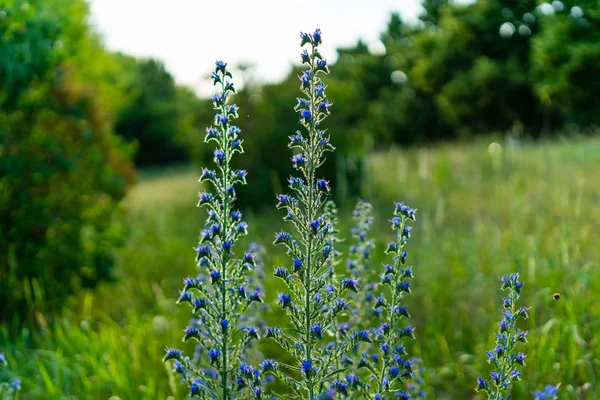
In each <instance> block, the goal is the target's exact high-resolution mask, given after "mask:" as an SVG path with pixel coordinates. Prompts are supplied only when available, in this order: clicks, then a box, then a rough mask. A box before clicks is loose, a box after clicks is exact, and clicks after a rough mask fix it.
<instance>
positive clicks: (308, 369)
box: [300, 360, 313, 377]
mask: <svg viewBox="0 0 600 400" xmlns="http://www.w3.org/2000/svg"><path fill="white" fill-rule="evenodd" d="M300 370H301V371H302V372H303V373H304V375H306V376H307V377H309V376H310V375H311V373H312V371H313V365H312V361H309V360H306V361H302V365H301V367H300Z"/></svg>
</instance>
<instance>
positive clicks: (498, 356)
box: [475, 273, 529, 400]
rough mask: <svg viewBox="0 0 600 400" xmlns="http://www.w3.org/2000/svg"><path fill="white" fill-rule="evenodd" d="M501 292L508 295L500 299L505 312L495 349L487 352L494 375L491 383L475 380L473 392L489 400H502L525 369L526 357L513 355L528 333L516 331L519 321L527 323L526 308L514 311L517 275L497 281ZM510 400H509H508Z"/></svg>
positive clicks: (516, 294) (479, 378) (518, 288)
mask: <svg viewBox="0 0 600 400" xmlns="http://www.w3.org/2000/svg"><path fill="white" fill-rule="evenodd" d="M500 280H501V281H502V291H504V292H507V293H508V295H507V296H506V297H503V298H502V301H503V304H504V310H503V312H502V317H503V318H502V321H500V325H499V328H498V333H497V334H496V347H494V348H493V349H492V350H490V351H488V352H486V354H487V356H488V362H489V363H490V364H492V365H493V367H494V371H492V372H491V373H490V378H491V379H490V380H489V381H488V380H486V379H483V378H482V377H478V378H477V387H476V388H475V390H476V391H484V392H485V393H486V395H487V397H488V399H494V400H501V399H504V397H503V395H504V393H505V392H507V391H509V390H510V387H511V385H512V383H513V382H515V381H518V380H520V377H521V371H520V369H519V368H520V367H523V366H524V365H525V358H526V356H525V354H523V353H517V352H515V348H516V346H517V344H518V343H527V331H520V330H519V328H518V327H517V321H518V320H519V319H527V318H528V315H527V311H528V310H529V308H527V307H517V300H518V299H519V297H520V295H521V289H522V288H523V282H521V281H519V274H517V273H514V274H511V275H510V276H509V277H508V278H507V277H502V278H500ZM508 398H510V396H508Z"/></svg>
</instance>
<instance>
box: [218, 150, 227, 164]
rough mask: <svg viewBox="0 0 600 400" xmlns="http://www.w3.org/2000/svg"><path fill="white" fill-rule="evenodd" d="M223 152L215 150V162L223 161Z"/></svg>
mask: <svg viewBox="0 0 600 400" xmlns="http://www.w3.org/2000/svg"><path fill="white" fill-rule="evenodd" d="M225 156H226V155H225V152H224V151H223V150H221V149H216V150H215V160H217V162H220V161H223V160H224V159H225Z"/></svg>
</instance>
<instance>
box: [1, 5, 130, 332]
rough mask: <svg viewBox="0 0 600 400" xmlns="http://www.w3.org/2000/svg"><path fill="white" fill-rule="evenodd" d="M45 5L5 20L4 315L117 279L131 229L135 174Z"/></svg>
mask: <svg viewBox="0 0 600 400" xmlns="http://www.w3.org/2000/svg"><path fill="white" fill-rule="evenodd" d="M74 3H77V1H74ZM44 4H46V3H40V4H38V7H37V8H36V7H35V6H29V5H25V3H21V2H18V1H17V2H15V3H14V4H11V7H8V8H6V9H5V10H3V11H4V13H3V17H2V19H1V20H0V40H1V41H2V43H1V45H0V76H1V79H0V321H2V320H9V319H12V318H13V317H16V316H17V315H19V318H20V319H25V318H27V317H28V316H31V315H33V313H34V312H37V311H42V312H46V311H49V310H53V309H56V308H57V307H59V306H60V304H61V303H62V302H63V300H65V299H66V298H67V297H68V295H69V294H71V293H73V292H74V291H76V290H77V289H79V288H82V287H93V286H94V285H95V284H96V283H97V282H99V281H100V280H103V279H108V278H110V275H111V274H110V271H111V266H112V264H113V261H114V260H113V257H114V255H113V249H114V246H115V245H116V244H118V243H119V242H120V241H122V239H123V234H124V232H125V230H124V225H123V221H122V213H121V211H120V208H119V205H118V202H119V200H120V199H121V198H122V197H123V196H124V194H125V192H126V189H127V187H128V183H129V182H131V181H132V179H133V169H132V164H131V162H130V161H129V155H128V153H129V151H128V150H127V148H126V147H124V146H123V144H122V143H121V142H120V141H119V140H118V138H117V137H116V136H114V135H113V133H112V123H111V118H110V115H109V114H108V113H107V112H106V111H105V109H104V108H103V106H102V104H101V102H100V101H99V100H98V99H99V96H98V95H97V90H96V88H95V87H94V86H93V85H90V84H82V83H81V81H82V80H83V79H82V78H81V76H80V75H79V74H78V69H77V68H78V65H77V62H76V60H74V59H73V58H70V57H69V52H68V51H59V49H60V48H64V47H62V46H57V41H58V40H65V38H66V37H65V36H64V35H63V32H62V31H61V30H62V29H64V25H62V24H61V25H59V24H58V23H57V21H56V19H55V17H52V14H51V13H49V12H48V9H45V8H44ZM63 45H64V42H63ZM86 80H87V79H86Z"/></svg>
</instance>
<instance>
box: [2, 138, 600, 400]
mask: <svg viewBox="0 0 600 400" xmlns="http://www.w3.org/2000/svg"><path fill="white" fill-rule="evenodd" d="M488 144H489V142H485V143H484V142H483V141H482V143H480V144H473V145H460V146H457V145H454V146H443V147H438V148H425V149H419V150H408V151H402V152H400V151H398V150H392V151H390V152H389V153H380V154H376V155H373V156H371V157H370V158H369V159H368V161H369V162H368V165H369V168H368V169H369V171H371V175H370V176H371V178H372V179H370V180H369V184H368V185H367V188H366V189H367V192H368V193H369V198H372V199H378V200H377V203H378V204H376V207H375V208H374V209H382V210H385V206H388V207H389V206H390V204H391V202H390V200H391V199H393V198H397V197H398V196H399V195H402V196H403V197H406V198H407V199H408V200H409V201H410V202H411V204H414V205H415V206H416V207H418V208H419V211H418V212H419V213H420V218H419V219H420V221H419V226H420V228H419V229H418V230H417V231H415V234H414V236H413V238H412V239H411V241H412V242H413V243H414V244H413V245H412V247H411V249H412V250H411V257H413V260H414V262H415V263H418V264H419V265H421V266H423V271H425V270H426V273H423V274H420V275H419V276H418V277H416V278H415V279H416V281H415V282H414V285H413V289H414V291H413V292H412V294H411V296H410V298H409V299H408V304H407V305H408V308H409V310H410V311H411V314H412V319H413V320H414V321H415V326H416V331H415V334H416V335H417V337H418V340H416V341H414V342H413V345H414V347H412V348H411V349H409V351H410V354H415V355H417V356H419V357H420V358H422V359H423V364H424V365H425V366H426V367H427V373H426V376H425V378H426V382H427V387H426V388H425V390H426V391H427V392H428V393H429V395H428V398H430V399H444V398H447V399H469V398H473V397H474V396H475V394H474V393H473V385H474V382H475V378H476V377H477V374H478V373H479V371H483V370H486V369H487V368H489V366H488V364H487V362H486V361H485V359H484V357H481V354H482V352H483V351H484V350H488V349H489V348H491V347H493V341H494V339H495V337H494V335H493V334H492V332H491V330H490V326H492V325H495V324H496V323H497V317H498V313H497V311H498V308H499V307H501V304H502V301H501V299H500V297H499V295H498V294H497V286H498V282H499V281H497V280H496V278H497V277H499V276H501V275H502V274H504V273H505V272H506V271H513V270H515V271H518V272H519V273H520V275H521V277H522V279H523V280H527V286H526V287H527V290H525V291H524V292H523V296H522V301H523V304H527V305H530V306H532V307H533V308H532V312H531V313H530V320H529V321H528V323H527V328H528V329H529V335H528V339H529V344H528V358H527V368H525V369H524V371H523V374H524V376H523V381H522V382H519V383H517V384H516V385H515V388H514V391H513V397H514V398H518V399H527V398H531V393H532V392H533V391H534V390H536V389H537V388H539V387H543V386H544V385H545V384H547V383H548V382H557V383H558V382H562V384H561V393H560V399H563V400H566V399H569V400H575V399H582V398H583V399H585V398H590V399H593V398H599V396H600V392H599V387H598V385H597V383H598V380H599V378H600V376H599V374H598V368H597V361H596V360H597V359H599V358H600V345H599V343H598V341H599V340H600V338H599V337H598V335H597V334H596V332H597V330H598V328H599V327H598V321H599V318H600V305H599V304H598V301H597V293H598V292H599V291H600V270H599V269H598V260H599V259H600V248H599V247H598V246H597V240H596V234H595V232H597V231H598V229H600V226H599V225H598V224H599V221H600V214H599V213H600V209H599V208H598V207H596V206H595V204H596V203H597V199H598V198H599V196H600V187H598V185H595V182H597V181H598V180H600V171H599V170H598V169H597V168H595V167H596V166H597V165H598V163H599V162H600V141H599V140H598V139H597V138H596V139H586V140H584V141H578V140H575V141H572V142H563V143H560V142H557V143H543V144H541V145H540V146H538V147H532V146H529V145H523V146H522V147H520V148H519V147H516V148H511V147H509V146H505V145H504V144H503V143H502V144H503V146H502V150H501V151H498V148H497V146H496V147H492V148H493V149H495V150H494V151H492V152H491V153H490V152H489V150H488ZM198 173H199V172H198V171H190V170H181V169H170V170H165V171H155V172H153V173H152V174H147V173H145V174H142V179H141V182H140V183H139V184H138V185H137V186H135V187H134V189H133V190H132V191H131V192H130V194H129V196H128V198H127V199H126V205H127V206H128V208H129V209H130V212H129V214H128V222H129V225H130V226H132V227H134V229H132V232H131V236H130V238H129V240H128V242H127V246H126V247H125V248H123V249H122V250H121V251H120V252H119V257H118V260H119V261H118V268H117V269H116V273H117V276H118V277H119V278H120V279H119V280H118V282H117V283H116V284H113V285H110V286H109V285H101V286H100V287H99V288H98V289H97V290H96V291H95V293H88V294H82V295H81V297H80V300H79V301H78V302H77V304H78V306H77V307H75V308H74V309H73V311H72V312H70V313H69V314H67V315H65V321H64V322H62V321H61V322H58V323H54V324H52V325H50V326H49V327H48V329H45V330H43V331H42V332H41V333H29V332H28V331H23V332H22V333H21V334H20V335H18V337H17V338H16V339H14V340H12V341H11V339H9V337H8V336H6V335H3V334H2V333H0V347H4V348H5V351H6V354H7V356H8V357H9V358H10V359H11V360H14V362H13V363H12V365H13V367H14V368H13V373H14V374H16V375H17V376H19V377H21V378H22V380H23V395H24V397H25V398H28V399H47V398H48V397H49V395H48V393H52V395H51V396H50V397H51V398H57V399H60V398H86V399H107V398H109V397H110V396H118V397H119V398H121V399H130V398H131V399H157V398H160V399H163V398H167V397H168V396H173V397H174V398H176V399H179V398H183V397H184V395H185V394H184V392H183V391H182V390H181V389H183V387H182V386H181V385H179V382H178V380H177V379H176V378H175V377H174V376H173V375H169V373H168V372H166V371H165V367H164V365H162V364H161V362H160V359H161V357H162V355H163V354H164V353H163V351H164V345H165V343H175V342H176V341H177V340H179V339H180V337H181V326H182V325H184V324H186V323H187V322H188V319H189V313H188V312H186V310H182V307H178V306H177V305H176V304H175V300H176V298H177V295H178V289H180V286H181V278H180V277H181V276H185V275H187V274H190V273H193V270H190V263H192V264H193V261H192V260H193V254H192V258H189V257H187V256H182V254H184V255H185V254H186V253H189V251H190V245H189V239H190V237H194V236H195V235H197V234H198V231H197V224H193V223H182V221H193V220H196V219H198V220H200V219H201V215H200V213H199V211H198V209H197V208H196V207H195V204H194V202H193V201H192V202H190V201H189V200H190V199H193V198H194V197H195V193H196V192H197V190H198V184H197V182H196V179H197V176H198ZM466 177H468V179H467V178H466ZM407 188H410V189H407ZM380 206H381V207H380ZM350 214H351V213H350V210H349V209H345V210H341V211H340V213H339V214H338V215H339V217H340V225H339V229H340V230H341V231H342V232H348V231H349V229H350V227H351V226H352V225H353V223H352V221H351V218H350ZM374 216H375V226H374V228H373V231H374V232H381V233H379V234H377V235H376V236H375V246H376V248H375V250H374V251H373V252H372V254H373V255H377V257H378V258H375V259H374V260H373V263H372V265H373V266H376V265H380V263H381V262H384V261H385V260H386V259H385V257H384V256H383V255H382V254H380V253H382V251H381V250H383V249H384V248H385V245H386V242H387V241H388V240H390V239H391V238H392V236H391V235H392V233H391V231H390V230H389V223H388V221H387V219H388V218H389V217H388V215H386V213H384V212H383V213H382V214H381V215H380V214H375V215H374ZM249 223H250V226H251V227H252V228H253V229H252V232H253V234H252V235H251V236H252V237H251V238H250V240H254V241H259V242H262V243H263V244H266V245H267V255H268V258H267V259H266V260H265V262H266V265H271V266H276V265H285V262H286V261H285V260H286V259H287V258H286V255H285V254H283V253H282V252H278V251H277V250H276V249H275V248H274V247H271V245H269V243H270V242H271V241H272V238H273V231H276V230H278V229H280V227H281V226H282V225H283V223H282V221H281V220H279V218H278V216H276V215H271V214H265V215H262V216H260V217H255V218H251V219H250V220H249ZM350 244H351V243H341V244H340V250H342V251H343V252H344V253H346V254H347V250H345V249H344V248H343V247H344V246H349V245H350ZM242 247H245V246H242ZM341 268H345V266H341ZM270 272H272V270H270V269H269V268H267V271H266V276H267V278H266V281H265V282H264V284H265V287H266V292H267V299H266V302H267V303H272V304H274V302H275V301H276V297H277V292H278V291H281V290H283V287H281V286H280V285H281V283H280V281H279V280H276V279H274V278H272V274H271V273H270ZM378 272H379V269H378V268H372V273H373V274H377V273H378ZM556 291H558V292H560V293H561V298H560V300H559V301H556V300H554V299H553V298H552V293H554V292H556ZM282 318H284V317H283V316H282V314H281V311H280V309H279V307H273V311H272V312H270V313H268V314H266V315H265V322H266V323H267V324H269V325H272V324H275V323H279V322H280V321H281V320H282ZM186 350H189V351H193V348H190V349H187V348H186ZM261 350H262V352H263V354H264V356H265V357H266V358H277V359H279V357H280V356H281V354H280V353H281V351H280V349H279V348H277V347H276V346H272V345H271V344H270V343H269V342H268V341H266V342H265V346H264V347H263V348H262V349H261Z"/></svg>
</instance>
